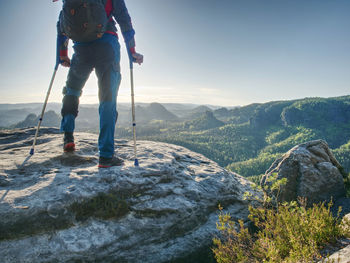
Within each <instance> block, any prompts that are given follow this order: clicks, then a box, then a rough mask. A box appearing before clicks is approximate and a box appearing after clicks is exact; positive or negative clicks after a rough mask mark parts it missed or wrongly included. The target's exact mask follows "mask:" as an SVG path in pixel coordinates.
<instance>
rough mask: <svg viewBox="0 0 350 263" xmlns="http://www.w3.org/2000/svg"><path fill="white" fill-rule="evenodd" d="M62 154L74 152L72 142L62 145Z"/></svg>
mask: <svg viewBox="0 0 350 263" xmlns="http://www.w3.org/2000/svg"><path fill="white" fill-rule="evenodd" d="M63 151H64V152H74V151H75V143H74V142H69V143H67V144H66V145H64V148H63Z"/></svg>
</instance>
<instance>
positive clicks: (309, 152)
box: [261, 140, 345, 204]
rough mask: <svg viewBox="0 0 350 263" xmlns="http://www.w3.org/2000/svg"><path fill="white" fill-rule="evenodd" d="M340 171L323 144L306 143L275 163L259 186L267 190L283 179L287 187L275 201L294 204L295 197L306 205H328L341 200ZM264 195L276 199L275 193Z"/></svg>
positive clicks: (339, 167)
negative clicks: (334, 200)
mask: <svg viewBox="0 0 350 263" xmlns="http://www.w3.org/2000/svg"><path fill="white" fill-rule="evenodd" d="M340 169H341V166H340V164H339V163H338V161H337V160H336V159H335V158H334V156H333V154H332V153H331V151H330V149H329V148H328V145H327V143H326V142H324V141H322V140H316V141H310V142H307V143H303V144H300V145H298V146H295V147H294V148H292V149H291V150H289V151H288V152H287V153H286V154H284V155H283V157H282V158H280V159H278V160H276V161H275V162H274V163H273V164H272V165H271V167H270V168H269V169H268V170H267V171H266V173H265V175H264V176H263V178H262V180H261V185H262V186H265V187H266V186H267V187H269V186H271V185H272V184H273V183H274V182H276V180H280V179H283V178H286V179H287V184H286V185H285V186H282V187H281V189H280V193H279V195H278V200H279V201H292V200H297V198H298V197H299V196H300V197H306V198H307V202H308V204H312V203H318V202H321V201H329V200H330V199H331V198H333V199H337V198H339V197H342V196H345V188H344V182H343V177H342V174H341V172H340ZM274 177H276V178H274ZM273 178H274V179H273ZM266 193H267V194H268V195H270V196H274V197H276V196H277V191H266Z"/></svg>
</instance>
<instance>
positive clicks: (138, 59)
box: [131, 52, 143, 65]
mask: <svg viewBox="0 0 350 263" xmlns="http://www.w3.org/2000/svg"><path fill="white" fill-rule="evenodd" d="M131 55H132V57H133V58H134V61H133V62H134V63H138V64H139V65H141V64H142V63H143V55H141V54H139V53H136V52H135V53H132V54H131Z"/></svg>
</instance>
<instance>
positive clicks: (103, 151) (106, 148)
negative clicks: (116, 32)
mask: <svg viewBox="0 0 350 263" xmlns="http://www.w3.org/2000/svg"><path fill="white" fill-rule="evenodd" d="M96 51H97V52H98V53H99V57H98V63H97V64H96V68H95V69H96V75H97V77H98V86H99V100H100V106H99V114H100V134H99V139H98V147H99V154H100V167H109V166H114V165H118V162H112V163H111V164H112V165H109V161H112V159H113V157H114V132H115V124H116V121H117V117H118V112H117V94H118V89H119V85H120V81H121V75H120V70H119V69H120V68H119V60H120V46H119V43H118V40H117V38H116V37H115V36H112V35H108V34H105V36H104V37H103V39H101V41H99V43H98V44H97V46H96ZM114 159H115V158H114ZM104 161H106V162H104ZM114 161H115V160H114ZM101 162H102V164H101ZM120 164H121V161H120V162H119V165H120Z"/></svg>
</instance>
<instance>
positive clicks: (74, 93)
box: [61, 47, 93, 152]
mask: <svg viewBox="0 0 350 263" xmlns="http://www.w3.org/2000/svg"><path fill="white" fill-rule="evenodd" d="M75 51H76V53H75V54H74V55H73V57H72V61H71V66H70V69H69V72H68V77H67V82H66V87H64V88H63V95H64V97H63V100H62V110H61V114H62V121H61V131H62V132H64V143H63V150H64V151H65V152H70V151H74V150H75V144H74V136H73V132H74V128H75V118H76V117H77V116H78V106H79V97H80V96H81V93H82V89H83V87H84V85H85V83H86V81H87V79H88V78H89V75H90V73H91V71H92V69H93V67H92V66H91V65H90V63H89V60H88V57H87V56H84V53H87V52H82V51H81V50H79V47H78V48H75Z"/></svg>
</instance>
